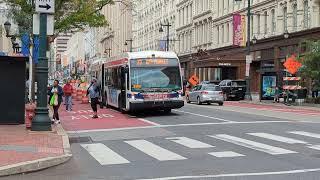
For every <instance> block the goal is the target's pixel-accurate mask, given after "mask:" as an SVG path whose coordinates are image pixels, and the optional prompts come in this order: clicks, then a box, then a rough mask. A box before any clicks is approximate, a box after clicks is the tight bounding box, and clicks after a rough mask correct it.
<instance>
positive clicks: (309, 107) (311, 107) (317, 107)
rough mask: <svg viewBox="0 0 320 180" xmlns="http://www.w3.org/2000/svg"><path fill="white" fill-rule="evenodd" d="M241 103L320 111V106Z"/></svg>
mask: <svg viewBox="0 0 320 180" xmlns="http://www.w3.org/2000/svg"><path fill="white" fill-rule="evenodd" d="M239 103H241V104H256V105H266V106H273V107H287V108H291V109H301V108H303V109H307V110H315V111H320V106H305V105H301V106H286V105H283V104H276V103H275V104H271V103H270V104H268V103H263V102H249V101H239Z"/></svg>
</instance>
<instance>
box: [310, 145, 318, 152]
mask: <svg viewBox="0 0 320 180" xmlns="http://www.w3.org/2000/svg"><path fill="white" fill-rule="evenodd" d="M308 148H311V149H315V150H318V151H320V145H313V146H308Z"/></svg>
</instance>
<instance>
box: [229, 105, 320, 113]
mask: <svg viewBox="0 0 320 180" xmlns="http://www.w3.org/2000/svg"><path fill="white" fill-rule="evenodd" d="M225 105H226V106H233V107H242V108H251V109H257V110H268V111H275V112H285V113H294V114H298V115H311V116H320V110H318V111H317V110H312V109H306V108H303V107H301V108H299V109H297V108H290V107H283V106H280V105H262V104H249V103H241V102H225Z"/></svg>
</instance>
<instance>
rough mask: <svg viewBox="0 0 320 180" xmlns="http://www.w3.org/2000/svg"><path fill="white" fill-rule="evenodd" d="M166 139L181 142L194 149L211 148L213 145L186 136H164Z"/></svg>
mask: <svg viewBox="0 0 320 180" xmlns="http://www.w3.org/2000/svg"><path fill="white" fill-rule="evenodd" d="M166 139H168V140H171V141H173V142H175V143H178V144H181V145H183V146H186V147H188V148H194V149H196V148H212V147H214V146H212V145H210V144H207V143H203V142H201V141H198V140H195V139H191V138H187V137H172V138H166Z"/></svg>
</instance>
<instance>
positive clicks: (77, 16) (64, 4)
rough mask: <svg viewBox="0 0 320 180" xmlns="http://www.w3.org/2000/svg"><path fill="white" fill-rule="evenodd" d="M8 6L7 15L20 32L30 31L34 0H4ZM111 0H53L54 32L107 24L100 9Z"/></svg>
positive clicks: (73, 30)
mask: <svg viewBox="0 0 320 180" xmlns="http://www.w3.org/2000/svg"><path fill="white" fill-rule="evenodd" d="M5 1H6V2H7V3H8V4H9V6H10V8H11V9H10V14H9V16H10V17H11V18H13V19H14V21H15V22H16V23H17V24H18V25H19V30H20V32H21V33H23V32H28V33H30V32H31V31H32V15H33V14H34V13H35V8H34V0H5ZM112 3H113V1H112V0H55V14H54V16H55V33H56V34H58V33H60V32H76V31H81V30H83V29H84V28H86V27H101V26H105V25H108V22H107V20H106V19H105V16H104V15H103V14H101V13H100V12H101V10H102V8H103V7H104V6H106V5H107V4H112Z"/></svg>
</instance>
